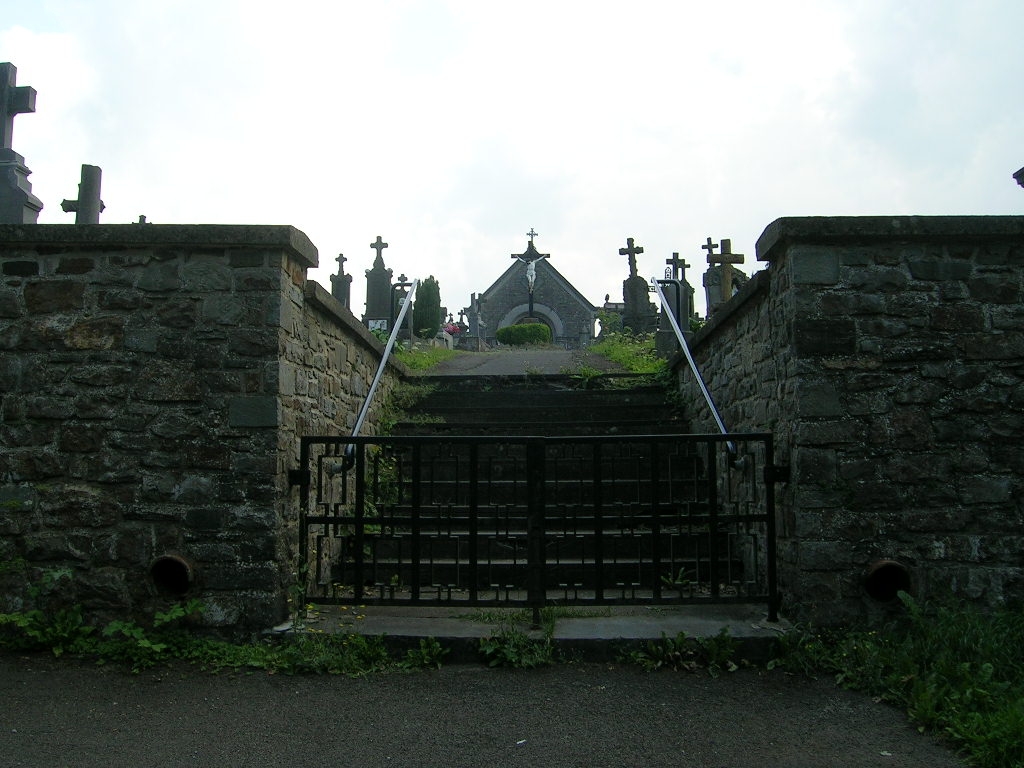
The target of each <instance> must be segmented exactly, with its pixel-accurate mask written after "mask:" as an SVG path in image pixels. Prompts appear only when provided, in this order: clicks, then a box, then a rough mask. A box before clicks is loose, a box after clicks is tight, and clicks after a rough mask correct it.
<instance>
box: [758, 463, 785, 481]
mask: <svg viewBox="0 0 1024 768" xmlns="http://www.w3.org/2000/svg"><path fill="white" fill-rule="evenodd" d="M764 481H765V482H766V483H788V482H789V464H768V465H767V466H766V467H765V468H764Z"/></svg>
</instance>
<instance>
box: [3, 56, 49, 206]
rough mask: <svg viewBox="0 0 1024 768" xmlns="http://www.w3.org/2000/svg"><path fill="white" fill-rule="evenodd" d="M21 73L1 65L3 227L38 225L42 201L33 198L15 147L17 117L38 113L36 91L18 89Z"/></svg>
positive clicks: (8, 64) (7, 64)
mask: <svg viewBox="0 0 1024 768" xmlns="http://www.w3.org/2000/svg"><path fill="white" fill-rule="evenodd" d="M17 73H18V69H17V67H15V66H14V65H13V64H11V63H10V62H4V63H0V224H35V223H36V218H37V217H38V216H39V211H41V210H42V209H43V203H42V201H41V200H40V199H39V198H38V197H36V196H35V195H33V194H32V184H31V183H30V182H29V180H28V176H29V174H30V173H32V172H31V171H30V170H29V169H28V168H27V167H26V166H25V158H23V157H22V156H21V155H19V154H18V153H17V152H15V151H14V150H13V149H12V148H11V147H12V143H11V142H12V137H13V135H14V116H15V115H23V114H25V113H26V112H35V111H36V91H35V88H29V87H28V86H27V85H23V86H16V85H15V82H17Z"/></svg>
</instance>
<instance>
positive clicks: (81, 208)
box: [60, 165, 107, 224]
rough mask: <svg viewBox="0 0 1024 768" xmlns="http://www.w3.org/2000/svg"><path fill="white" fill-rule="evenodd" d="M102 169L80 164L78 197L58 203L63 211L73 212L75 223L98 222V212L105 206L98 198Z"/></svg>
mask: <svg viewBox="0 0 1024 768" xmlns="http://www.w3.org/2000/svg"><path fill="white" fill-rule="evenodd" d="M102 175H103V171H102V170H101V169H100V168H99V167H98V166H95V165H82V181H81V183H79V185H78V199H77V200H65V201H64V202H62V203H61V204H60V207H61V210H63V211H64V212H65V213H72V212H73V213H74V214H75V224H99V223H100V213H102V212H103V209H104V208H106V207H107V206H105V205H104V204H103V201H102V200H100V180H101V177H102Z"/></svg>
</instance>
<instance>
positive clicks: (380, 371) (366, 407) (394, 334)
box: [345, 280, 420, 456]
mask: <svg viewBox="0 0 1024 768" xmlns="http://www.w3.org/2000/svg"><path fill="white" fill-rule="evenodd" d="M419 286H420V281H419V280H413V281H412V285H411V287H410V288H409V293H408V294H406V297H405V301H403V302H402V310H401V311H400V312H399V313H398V319H397V320H395V326H394V327H393V328H392V329H391V335H390V336H389V337H388V343H387V344H386V345H385V346H384V354H383V356H382V357H381V359H380V365H378V366H377V373H376V375H375V376H374V377H373V381H372V382H371V383H370V391H369V392H367V393H366V400H364V401H363V407H362V408H360V409H359V416H358V417H356V423H355V425H354V426H353V427H352V435H351V436H352V437H358V436H359V430H360V429H362V428H363V422H364V421H365V420H366V414H367V413H369V411H370V403H371V402H372V401H373V395H374V393H375V392H376V391H377V385H378V384H380V380H381V378H383V376H384V369H385V368H386V367H387V364H388V358H390V357H391V350H392V349H394V346H395V341H396V340H397V339H398V331H399V329H400V328H401V327H402V321H403V320H404V319H405V316H406V314H407V313H408V312H409V307H411V306H412V303H413V301H414V300H415V298H416V289H417V288H419ZM409 338H410V339H412V315H409ZM351 452H352V446H351V445H349V446H347V447H346V448H345V455H346V456H348V455H350V454H351Z"/></svg>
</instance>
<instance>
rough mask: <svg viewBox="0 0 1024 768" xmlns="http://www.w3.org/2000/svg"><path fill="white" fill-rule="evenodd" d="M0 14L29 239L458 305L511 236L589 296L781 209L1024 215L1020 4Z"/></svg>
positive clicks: (220, 4)
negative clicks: (299, 237) (398, 286)
mask: <svg viewBox="0 0 1024 768" xmlns="http://www.w3.org/2000/svg"><path fill="white" fill-rule="evenodd" d="M287 5H288V7H287V8H286V3H283V2H280V1H279V0H278V1H277V2H272V3H271V2H263V1H262V0H237V1H236V0H203V1H202V2H192V1H190V0H188V1H186V0H182V1H179V2H172V1H171V0H152V1H150V0H146V2H140V0H90V1H89V2H79V1H72V0H53V1H52V2H51V1H49V0H31V2H26V1H25V0H0V61H10V62H12V63H13V64H14V65H15V66H16V67H17V68H18V83H19V85H30V86H32V87H34V88H35V89H36V90H37V91H38V98H37V103H36V113H35V114H32V115H21V116H19V117H18V118H17V119H16V120H15V130H14V149H15V151H17V152H19V153H20V154H22V155H24V156H25V159H26V163H27V165H28V166H29V168H30V169H31V170H32V172H33V173H32V176H31V177H30V181H31V182H32V184H33V192H34V193H35V194H36V195H37V196H38V197H39V198H40V199H41V200H42V201H43V203H44V205H45V208H44V210H43V212H42V213H41V215H40V218H39V221H40V223H73V222H74V214H67V213H64V212H63V211H62V210H61V208H60V203H61V200H63V199H64V198H74V197H75V196H76V194H77V184H78V181H79V173H80V168H81V165H82V163H89V164H92V165H99V166H100V167H102V169H103V199H104V201H105V203H106V205H107V209H106V211H105V212H104V214H103V216H102V217H101V221H102V222H103V223H108V224H116V223H128V222H131V221H135V220H137V219H138V217H139V215H140V214H145V215H146V216H147V217H148V219H149V220H150V221H152V222H155V223H158V224H172V223H173V224H182V223H218V224H291V225H293V226H295V227H297V228H298V229H300V230H302V231H303V232H305V233H306V234H307V235H308V236H309V237H310V239H311V240H312V241H313V243H314V244H315V245H316V246H317V248H318V249H319V252H320V264H321V267H320V268H319V269H317V270H313V271H312V273H311V275H312V276H313V277H314V278H315V279H317V280H318V281H319V282H321V283H323V284H324V285H325V286H326V287H329V286H330V280H329V277H328V276H329V274H330V273H331V272H332V271H334V270H336V267H337V263H336V261H335V257H336V256H337V255H338V253H339V252H343V253H344V254H345V256H346V257H347V258H348V259H349V261H348V262H347V264H346V269H347V271H349V272H351V273H353V274H355V276H356V277H355V279H354V282H353V300H352V309H353V311H354V312H355V313H356V315H360V314H362V313H363V311H364V301H365V284H366V283H365V278H364V276H363V274H364V271H365V270H366V269H368V268H369V267H370V266H371V264H372V260H373V255H374V252H373V251H372V250H371V249H370V247H369V246H370V243H371V242H372V241H373V240H374V239H375V238H376V237H377V235H381V236H382V237H383V238H384V240H385V241H386V242H388V243H389V244H390V247H389V248H388V249H387V250H385V251H384V259H385V262H386V263H387V265H388V266H389V267H391V268H393V269H394V272H395V275H396V276H397V275H398V274H399V273H401V272H404V273H406V274H407V275H409V276H411V277H420V278H423V277H427V276H428V275H434V276H435V277H436V278H437V279H438V281H439V282H440V285H441V299H442V303H444V304H446V305H447V306H448V308H449V309H450V310H451V311H453V312H455V313H457V312H458V310H459V309H460V308H461V307H464V306H467V305H468V303H469V295H470V293H471V292H482V291H483V290H484V289H486V288H487V287H488V286H489V285H490V284H491V283H492V282H493V281H494V280H495V279H496V278H497V277H498V276H499V275H500V274H501V273H502V272H503V271H504V270H505V269H506V268H507V267H508V265H509V263H510V255H511V254H512V253H521V252H522V251H523V250H524V249H525V246H526V243H527V237H526V232H527V231H528V230H530V229H531V227H532V228H535V229H536V231H537V232H538V233H539V236H538V237H537V240H536V245H537V247H538V250H540V251H541V252H543V253H550V254H551V265H552V266H554V267H556V268H557V269H558V270H559V271H560V272H561V273H562V274H563V275H565V276H566V277H567V278H568V279H569V280H570V281H572V282H573V283H574V284H575V285H576V287H577V288H578V289H579V290H580V291H581V292H582V293H583V294H584V295H585V296H587V298H589V299H590V301H591V302H593V303H595V304H598V305H599V304H601V303H602V302H603V301H604V296H605V294H611V297H612V299H613V300H621V296H622V280H623V279H624V278H625V277H626V276H627V274H628V266H627V262H626V258H625V257H624V256H620V255H619V254H618V249H619V248H620V247H622V246H624V244H625V240H626V238H627V237H633V238H635V239H636V242H637V244H638V245H641V246H643V247H644V249H645V252H644V253H643V254H642V255H641V256H639V258H638V263H639V267H640V273H641V274H642V275H644V276H645V277H650V276H652V275H658V276H660V275H661V274H662V272H663V270H664V268H665V259H667V258H669V257H670V256H671V254H672V252H673V251H678V252H680V253H681V254H682V255H683V257H684V258H686V259H687V260H688V261H689V263H690V264H692V265H694V269H693V270H691V271H690V273H689V275H688V277H689V278H690V282H691V283H692V284H694V285H695V287H696V288H697V294H698V297H700V298H699V306H700V308H701V309H702V307H703V290H702V288H701V281H700V274H701V273H702V272H703V270H704V268H705V267H706V262H704V257H705V252H704V251H701V250H700V245H701V244H702V243H703V242H704V241H705V238H707V237H711V238H713V239H714V240H715V241H718V240H720V239H722V238H731V239H732V242H733V250H734V251H735V252H740V253H745V254H746V256H747V260H746V263H745V264H744V265H743V266H742V268H743V270H744V271H746V272H748V273H750V272H753V271H756V270H757V269H760V268H761V267H762V266H763V265H760V264H758V263H756V262H755V260H754V242H755V241H756V239H757V237H758V236H759V235H760V234H761V232H762V231H763V230H764V228H765V227H766V226H767V225H768V224H769V223H770V222H772V221H773V220H774V219H776V218H778V217H780V216H810V215H843V216H847V215H875V214H922V215H940V214H1021V213H1024V189H1021V188H1019V187H1018V186H1017V185H1016V184H1015V183H1014V181H1013V179H1012V174H1013V172H1014V171H1016V170H1017V169H1018V168H1020V167H1022V166H1024V140H1022V137H1024V48H1022V46H1021V44H1020V34H1021V30H1022V29H1024V2H1022V0H979V1H977V2H972V1H971V0H959V1H957V0H892V1H890V2H883V1H880V0H879V1H875V2H872V1H871V0H866V1H864V2H860V1H858V2H853V0H835V1H827V0H825V1H819V2H786V1H784V0H772V1H771V2H766V1H765V0H760V1H758V2H716V3H711V2H701V3H696V2H688V1H685V0H674V1H672V2H645V1H644V0H632V2H628V3H627V2H622V1H621V0H619V1H617V2H604V1H603V0H589V1H587V2H583V1H580V2H568V1H566V2H560V1H559V0H544V2H530V1H529V0H525V1H524V0H519V1H518V2H515V3H511V2H500V3H499V2H491V1H490V0H467V1H465V2H462V1H458V2H456V1H453V2H442V1H441V0H407V1H405V2H381V1H380V0H377V1H375V2H368V0H359V1H358V2H349V1H348V0H334V1H333V2H308V1H301V0H300V1H299V2H295V3H291V4H287Z"/></svg>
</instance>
